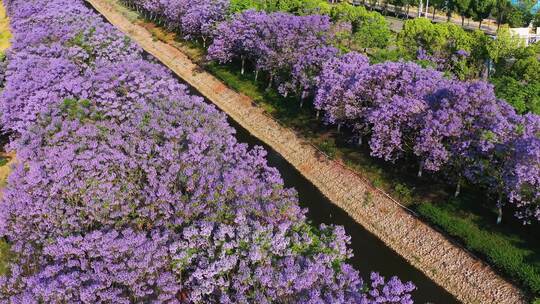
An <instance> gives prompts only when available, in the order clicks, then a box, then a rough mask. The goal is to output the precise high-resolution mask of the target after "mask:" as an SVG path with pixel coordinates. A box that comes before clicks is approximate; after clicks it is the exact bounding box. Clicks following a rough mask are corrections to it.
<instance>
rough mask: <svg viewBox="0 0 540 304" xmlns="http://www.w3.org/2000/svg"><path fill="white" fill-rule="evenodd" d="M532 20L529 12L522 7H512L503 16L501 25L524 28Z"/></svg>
mask: <svg viewBox="0 0 540 304" xmlns="http://www.w3.org/2000/svg"><path fill="white" fill-rule="evenodd" d="M532 18H533V16H532V14H531V12H530V11H529V10H526V9H525V8H524V7H522V6H512V7H511V8H510V9H509V10H508V12H507V14H506V15H505V16H504V18H503V23H506V24H508V25H510V27H526V26H528V25H529V23H530V22H531V20H532Z"/></svg>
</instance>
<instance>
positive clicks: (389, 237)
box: [87, 0, 525, 304]
mask: <svg viewBox="0 0 540 304" xmlns="http://www.w3.org/2000/svg"><path fill="white" fill-rule="evenodd" d="M87 1H88V3H90V4H91V5H93V6H94V7H95V9H96V10H97V11H98V12H100V13H101V14H102V15H103V16H105V17H106V19H108V20H109V22H111V23H112V24H113V25H115V26H117V27H118V28H119V29H120V30H121V31H123V32H124V33H126V34H127V35H128V36H129V37H131V38H132V39H133V40H134V41H135V42H137V43H138V44H139V45H140V46H141V47H143V48H144V49H145V50H146V51H147V52H149V53H150V54H152V55H154V56H155V57H156V58H157V59H158V60H160V61H161V62H162V63H163V64H165V65H166V66H168V67H169V68H170V69H171V71H173V72H174V73H176V74H177V75H178V76H179V77H181V78H182V79H183V80H185V81H186V82H187V83H189V84H190V85H192V86H193V87H194V88H195V89H197V90H198V91H199V92H200V93H201V94H202V95H204V96H205V97H206V98H208V99H209V100H210V101H212V102H213V103H214V104H215V105H216V106H217V107H218V108H220V109H221V110H223V111H224V112H226V113H227V114H228V115H230V116H231V118H233V119H234V120H235V121H236V122H238V123H239V124H240V125H241V126H242V127H243V128H245V129H247V130H248V131H249V132H250V133H251V134H253V135H254V136H256V137H257V138H259V139H260V140H262V141H263V142H265V143H266V144H268V145H269V146H271V147H272V148H273V149H274V150H275V151H277V152H278V153H280V154H281V155H282V156H283V157H284V158H285V159H286V160H287V161H288V162H290V163H291V164H292V165H293V166H294V167H296V168H297V169H298V170H299V171H300V172H301V173H302V174H303V175H304V177H305V178H307V179H308V180H310V181H311V182H312V183H313V184H314V185H315V186H316V187H317V188H319V190H320V191H321V192H322V193H323V194H324V195H326V196H327V197H328V198H329V199H330V200H331V201H332V202H333V203H334V204H336V205H338V206H339V207H341V208H342V209H343V210H345V211H346V212H347V213H348V214H349V215H350V216H351V217H353V218H354V219H355V220H356V221H357V222H358V223H359V224H361V225H362V226H364V227H365V228H366V229H367V230H369V231H370V232H371V233H373V234H374V235H376V236H377V237H378V238H380V239H381V240H383V241H384V242H385V243H386V245H387V246H389V247H390V248H392V249H393V250H395V251H396V252H397V253H399V254H400V255H401V256H403V257H404V258H405V259H407V260H408V261H409V262H410V263H411V264H412V265H414V266H415V267H417V268H418V269H420V270H421V271H423V272H424V273H425V274H426V275H427V276H428V277H430V278H431V279H432V280H433V281H435V282H436V283H438V284H439V285H441V286H443V287H444V288H445V289H447V290H448V291H449V292H450V293H452V294H453V295H455V296H456V297H457V298H458V299H459V300H460V301H462V302H464V303H496V304H518V303H525V299H524V295H523V293H522V292H521V291H520V290H519V289H518V288H516V287H515V286H514V285H512V284H511V283H509V282H508V281H506V280H504V279H503V278H501V277H500V276H499V275H497V274H496V273H495V272H494V271H493V270H492V269H491V268H490V267H489V266H487V265H486V264H485V263H483V262H482V261H480V260H478V259H476V258H475V257H473V256H472V255H471V254H469V253H468V252H467V251H465V250H463V249H462V248H460V247H458V246H456V245H455V244H453V243H452V242H450V241H449V240H448V239H447V238H446V237H445V236H443V235H442V234H441V233H439V232H437V231H436V230H434V229H433V228H431V227H430V226H428V225H427V224H425V223H423V222H422V221H420V220H419V219H417V218H416V217H414V216H413V215H411V214H410V213H409V212H407V211H406V210H404V209H403V208H401V207H400V206H399V205H397V204H396V202H395V201H393V200H392V199H391V198H389V197H388V196H386V195H385V194H384V193H381V192H380V191H377V190H376V189H374V188H373V187H372V186H370V184H369V183H368V182H366V181H365V180H364V179H362V178H361V177H360V176H358V175H356V174H355V173H353V172H352V171H350V170H348V169H346V168H344V167H342V166H341V165H339V164H338V163H337V162H334V161H331V160H329V159H327V158H326V157H325V156H323V155H321V153H319V152H318V151H317V150H316V149H315V148H314V147H313V146H311V145H310V144H309V143H308V142H306V141H305V140H303V139H301V138H299V137H298V136H297V135H296V134H295V133H294V132H293V131H291V130H290V129H287V128H285V127H283V126H281V125H280V124H279V123H278V122H276V121H275V120H274V119H272V118H270V117H269V116H267V115H265V114H264V112H263V110H262V109H261V108H259V107H257V106H254V105H253V103H252V100H251V99H250V98H249V97H247V96H244V95H242V94H239V93H237V92H235V91H233V90H232V89H229V88H228V87H227V86H225V85H224V84H223V83H222V82H220V81H219V80H218V79H216V78H215V77H214V76H212V75H210V74H209V73H207V72H204V71H203V70H202V69H201V68H199V67H198V66H197V65H196V64H194V63H193V62H192V61H191V60H190V59H189V58H188V57H187V56H186V55H185V54H183V53H182V52H181V51H179V50H178V49H176V48H175V47H173V46H171V45H168V44H165V43H163V42H161V41H155V39H153V38H152V35H151V34H150V33H149V32H148V31H147V30H146V29H145V28H143V27H141V26H139V25H136V24H133V23H132V22H131V21H130V20H129V19H128V18H126V17H125V16H124V15H123V14H122V13H121V12H119V11H118V10H117V8H116V6H114V5H112V2H110V1H111V0H87ZM366 192H371V193H372V194H373V200H372V203H371V204H365V203H364V200H365V199H364V198H365V196H366Z"/></svg>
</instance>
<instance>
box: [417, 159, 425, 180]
mask: <svg viewBox="0 0 540 304" xmlns="http://www.w3.org/2000/svg"><path fill="white" fill-rule="evenodd" d="M423 172H424V162H423V161H421V162H420V166H418V177H422V174H423Z"/></svg>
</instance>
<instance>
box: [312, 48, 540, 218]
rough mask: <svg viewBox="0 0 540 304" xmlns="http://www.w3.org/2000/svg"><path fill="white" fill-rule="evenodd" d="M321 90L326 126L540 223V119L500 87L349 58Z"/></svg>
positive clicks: (327, 73)
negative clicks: (498, 92) (500, 94)
mask: <svg viewBox="0 0 540 304" xmlns="http://www.w3.org/2000/svg"><path fill="white" fill-rule="evenodd" d="M317 88H318V89H317V94H316V97H315V101H314V105H315V108H316V109H318V110H322V111H324V120H325V122H326V123H328V124H341V125H347V126H349V127H350V128H351V129H353V130H354V131H355V132H356V133H357V134H358V135H357V136H358V137H359V139H360V141H359V142H361V139H362V137H366V136H367V137H369V138H370V140H369V146H370V149H371V155H372V156H375V157H379V158H382V159H385V160H387V161H392V162H394V161H397V160H398V159H403V158H407V157H415V158H417V159H419V162H420V168H421V169H426V170H429V171H431V172H441V173H442V174H443V175H444V176H445V177H446V178H448V179H450V180H451V181H454V182H456V183H457V184H458V189H459V183H460V180H461V179H465V178H466V179H467V180H468V181H469V182H471V183H472V184H475V185H479V186H483V187H485V188H486V189H488V192H489V193H490V194H492V195H493V196H494V197H496V198H497V201H498V204H499V205H502V204H504V202H503V199H505V198H506V200H507V201H509V202H510V203H511V204H512V205H513V206H514V207H515V208H516V210H517V211H516V216H517V217H518V218H520V219H522V220H523V221H524V223H528V222H529V221H531V220H540V187H538V185H539V184H540V157H539V153H538V145H539V141H540V129H539V128H538V125H539V123H538V121H539V116H538V115H534V114H528V115H526V116H520V115H518V114H517V113H516V112H515V110H514V109H513V108H512V107H511V106H510V105H509V104H508V103H507V102H505V101H504V100H500V99H497V98H496V97H495V93H494V90H493V86H492V85H490V84H488V83H486V82H482V81H472V82H463V81H459V80H455V79H447V78H445V77H444V75H443V74H442V73H440V72H437V71H435V70H432V69H425V68H422V67H420V66H418V65H416V64H414V63H406V62H386V63H381V64H376V65H369V64H368V62H367V58H365V57H364V56H363V55H361V54H356V53H349V54H345V55H342V56H340V57H337V58H334V59H333V60H330V61H328V62H327V63H326V64H325V65H324V66H323V69H322V72H321V74H320V76H319V77H318V85H317ZM420 172H421V171H420ZM457 191H459V190H457Z"/></svg>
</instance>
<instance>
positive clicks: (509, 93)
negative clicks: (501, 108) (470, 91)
mask: <svg viewBox="0 0 540 304" xmlns="http://www.w3.org/2000/svg"><path fill="white" fill-rule="evenodd" d="M491 82H492V83H493V84H494V85H495V92H496V94H497V97H499V98H501V99H504V100H506V101H507V102H508V103H509V104H511V105H512V106H513V107H514V108H515V109H516V110H517V111H518V112H519V113H528V112H530V113H535V114H540V83H539V82H532V83H528V82H524V81H519V80H516V79H515V78H513V77H510V76H502V77H499V78H492V79H491Z"/></svg>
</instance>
